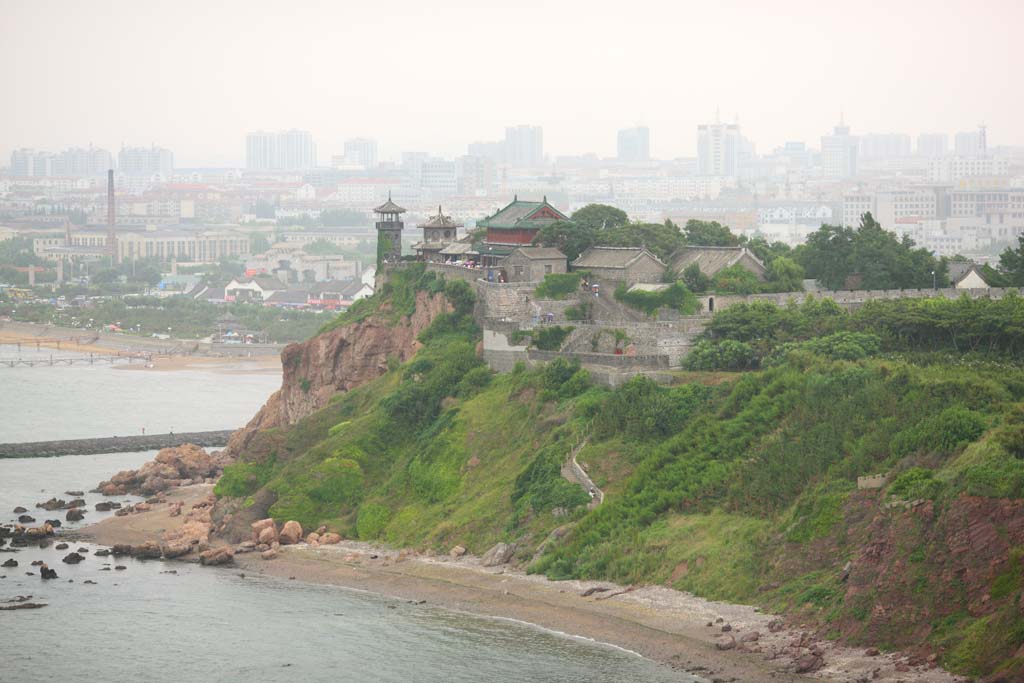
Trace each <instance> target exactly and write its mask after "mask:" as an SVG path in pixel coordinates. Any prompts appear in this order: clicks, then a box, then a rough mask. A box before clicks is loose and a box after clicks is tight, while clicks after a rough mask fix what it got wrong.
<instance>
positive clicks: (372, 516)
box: [356, 503, 391, 541]
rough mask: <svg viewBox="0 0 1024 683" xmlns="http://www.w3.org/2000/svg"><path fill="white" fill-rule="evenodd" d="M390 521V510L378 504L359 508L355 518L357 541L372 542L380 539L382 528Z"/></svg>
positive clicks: (368, 504)
mask: <svg viewBox="0 0 1024 683" xmlns="http://www.w3.org/2000/svg"><path fill="white" fill-rule="evenodd" d="M390 520H391V510H389V509H388V508H386V507H385V506H383V505H380V504H378V503H366V504H365V505H363V506H362V507H360V508H359V515H358V517H357V518H356V533H357V534H359V540H361V541H372V540H373V539H376V538H380V535H381V533H382V532H383V531H384V528H385V527H386V526H387V525H388V522H389V521H390Z"/></svg>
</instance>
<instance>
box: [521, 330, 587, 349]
mask: <svg viewBox="0 0 1024 683" xmlns="http://www.w3.org/2000/svg"><path fill="white" fill-rule="evenodd" d="M574 329H576V328H575V327H561V326H559V325H552V326H550V327H538V328H535V329H534V330H533V332H532V333H531V335H530V338H531V339H532V340H533V342H532V343H533V346H534V348H537V349H540V350H541V351H558V350H559V349H561V348H562V344H563V343H564V342H565V338H566V337H568V336H569V334H570V333H571V332H572V331H573V330H574Z"/></svg>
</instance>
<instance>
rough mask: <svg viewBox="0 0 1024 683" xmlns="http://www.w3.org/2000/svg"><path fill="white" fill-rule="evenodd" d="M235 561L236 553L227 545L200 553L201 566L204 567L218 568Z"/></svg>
mask: <svg viewBox="0 0 1024 683" xmlns="http://www.w3.org/2000/svg"><path fill="white" fill-rule="evenodd" d="M234 560H235V551H234V550H233V549H232V548H231V546H227V545H226V546H223V547H220V548H211V549H210V550H206V551H204V552H201V553H199V564H202V565H207V566H217V565H221V564H228V563H230V562H234Z"/></svg>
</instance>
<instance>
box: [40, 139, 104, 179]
mask: <svg viewBox="0 0 1024 683" xmlns="http://www.w3.org/2000/svg"><path fill="white" fill-rule="evenodd" d="M56 165H57V167H56V168H55V169H54V174H55V175H67V176H76V177H83V176H97V175H103V174H104V173H106V172H107V171H108V170H109V169H111V168H113V167H114V157H113V155H111V153H110V152H108V151H107V150H105V149H100V148H99V147H92V146H91V145H90V147H89V148H88V149H82V148H81V147H70V148H68V149H66V150H64V151H63V152H61V153H60V154H59V155H58V156H57V161H56Z"/></svg>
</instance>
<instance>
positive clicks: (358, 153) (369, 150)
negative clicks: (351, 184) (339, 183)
mask: <svg viewBox="0 0 1024 683" xmlns="http://www.w3.org/2000/svg"><path fill="white" fill-rule="evenodd" d="M344 158H345V165H347V166H358V167H361V168H376V167H377V141H376V140H370V139H368V138H352V139H350V140H346V141H345V157H344Z"/></svg>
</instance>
